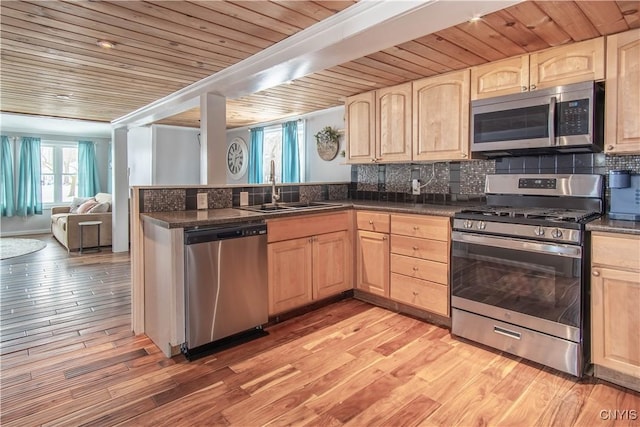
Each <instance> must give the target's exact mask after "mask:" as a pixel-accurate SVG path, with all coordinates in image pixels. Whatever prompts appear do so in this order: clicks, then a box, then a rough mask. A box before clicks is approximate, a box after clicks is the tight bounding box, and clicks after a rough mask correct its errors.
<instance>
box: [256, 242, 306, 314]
mask: <svg viewBox="0 0 640 427" xmlns="http://www.w3.org/2000/svg"><path fill="white" fill-rule="evenodd" d="M311 240H312V238H311V237H305V238H301V239H295V240H285V241H282V242H277V243H269V245H268V251H267V254H268V262H269V268H268V270H269V314H270V315H271V314H277V313H281V312H283V311H287V310H291V309H293V308H296V307H300V306H303V305H305V304H308V303H309V302H311V300H312V295H311V281H312V268H311V262H312V259H311V255H312V251H311Z"/></svg>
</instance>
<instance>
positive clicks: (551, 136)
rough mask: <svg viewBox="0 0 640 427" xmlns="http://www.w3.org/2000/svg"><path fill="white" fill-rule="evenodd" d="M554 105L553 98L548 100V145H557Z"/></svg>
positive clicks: (554, 100) (554, 99) (554, 98)
mask: <svg viewBox="0 0 640 427" xmlns="http://www.w3.org/2000/svg"><path fill="white" fill-rule="evenodd" d="M556 103H557V99H556V97H555V96H552V97H550V98H549V123H548V126H549V145H558V142H557V140H556V123H555V122H556Z"/></svg>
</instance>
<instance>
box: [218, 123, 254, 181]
mask: <svg viewBox="0 0 640 427" xmlns="http://www.w3.org/2000/svg"><path fill="white" fill-rule="evenodd" d="M236 137H238V138H242V139H244V142H246V143H247V148H248V149H249V151H248V153H249V156H251V133H249V129H248V128H238V129H231V130H228V131H227V148H229V145H230V144H231V141H232V140H233V139H234V138H236ZM223 155H225V156H226V155H227V151H226V150H225V152H224V153H223ZM247 161H248V159H247ZM225 169H226V168H225ZM248 182H249V168H247V172H246V173H245V174H244V175H243V176H241V177H240V179H237V180H236V179H233V178H231V176H230V175H229V171H227V184H246V183H248Z"/></svg>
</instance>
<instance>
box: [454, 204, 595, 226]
mask: <svg viewBox="0 0 640 427" xmlns="http://www.w3.org/2000/svg"><path fill="white" fill-rule="evenodd" d="M462 212H463V213H466V214H474V215H482V216H489V217H508V218H522V219H540V220H546V221H553V222H576V223H577V222H582V221H585V220H587V219H590V218H593V217H597V216H598V215H599V214H598V212H592V211H583V210H573V209H548V208H514V207H509V206H486V207H474V208H472V209H467V210H463V211H462Z"/></svg>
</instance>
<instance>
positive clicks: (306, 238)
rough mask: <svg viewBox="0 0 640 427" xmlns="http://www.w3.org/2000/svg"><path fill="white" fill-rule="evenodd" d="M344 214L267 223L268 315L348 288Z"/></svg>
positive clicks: (349, 254)
mask: <svg viewBox="0 0 640 427" xmlns="http://www.w3.org/2000/svg"><path fill="white" fill-rule="evenodd" d="M348 218H349V217H348V213H347V212H346V211H345V212H339V213H336V214H326V215H308V216H307V215H305V216H301V217H294V218H283V219H278V220H273V221H269V222H268V223H267V226H268V227H269V234H268V239H269V244H268V246H267V257H268V270H269V272H268V281H269V315H274V314H279V313H283V312H285V311H288V310H292V309H294V308H298V307H302V306H304V305H306V304H309V303H310V302H312V301H315V300H320V299H322V298H326V297H329V296H332V295H337V294H339V293H341V292H343V291H346V290H348V289H351V288H352V287H353V283H352V279H351V278H352V273H351V272H352V266H351V265H352V262H353V261H352V260H353V256H352V249H351V248H352V243H351V238H350V234H349V232H348V230H349V220H348Z"/></svg>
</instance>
